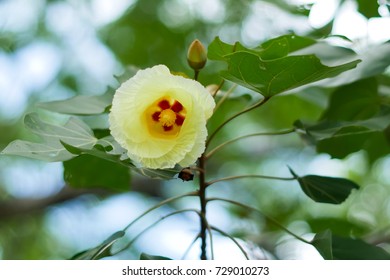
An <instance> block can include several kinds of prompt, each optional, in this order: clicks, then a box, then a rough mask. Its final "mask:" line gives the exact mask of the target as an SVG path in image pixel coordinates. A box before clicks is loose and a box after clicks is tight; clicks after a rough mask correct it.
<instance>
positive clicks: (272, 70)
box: [222, 52, 359, 97]
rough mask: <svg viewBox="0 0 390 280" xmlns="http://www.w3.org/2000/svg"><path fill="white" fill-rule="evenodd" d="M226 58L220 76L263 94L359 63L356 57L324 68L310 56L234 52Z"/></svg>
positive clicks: (301, 84)
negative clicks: (271, 57)
mask: <svg viewBox="0 0 390 280" xmlns="http://www.w3.org/2000/svg"><path fill="white" fill-rule="evenodd" d="M227 58H228V60H227V61H228V63H229V68H228V70H227V71H224V72H222V76H223V77H224V78H226V79H228V80H230V81H232V82H235V83H237V84H239V85H241V86H244V87H247V88H249V89H251V90H253V91H256V92H259V93H261V94H262V95H263V96H265V97H269V96H273V95H277V94H280V93H282V92H285V91H287V90H291V89H294V88H297V87H299V86H303V85H306V84H310V83H313V82H315V81H319V80H322V79H325V78H330V77H334V76H337V75H338V74H340V73H342V72H344V71H347V70H350V69H352V68H354V67H356V65H357V64H358V63H359V61H358V60H356V61H352V62H349V63H346V64H343V65H339V66H335V67H328V66H325V65H323V64H321V62H320V60H319V59H318V58H317V57H316V56H314V55H306V56H288V57H284V58H280V59H275V60H270V61H263V60H261V58H260V57H259V56H256V55H254V54H250V53H245V52H235V53H233V54H231V55H229V56H227Z"/></svg>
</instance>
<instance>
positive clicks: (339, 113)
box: [323, 78, 380, 121]
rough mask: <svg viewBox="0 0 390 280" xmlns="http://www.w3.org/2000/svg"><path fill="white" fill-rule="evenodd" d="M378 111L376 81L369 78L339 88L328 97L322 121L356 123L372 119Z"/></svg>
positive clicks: (378, 101) (378, 100)
mask: <svg viewBox="0 0 390 280" xmlns="http://www.w3.org/2000/svg"><path fill="white" fill-rule="evenodd" d="M379 109H380V97H379V95H378V84H377V82H376V79H374V78H369V79H364V80H359V81H357V82H355V83H352V84H349V85H346V86H343V87H339V88H338V89H337V90H336V91H334V92H333V93H332V95H331V96H330V101H329V105H328V108H327V110H326V111H325V113H324V115H323V119H327V120H335V121H356V120H364V119H368V118H370V117H373V116H374V115H375V114H376V113H378V112H379Z"/></svg>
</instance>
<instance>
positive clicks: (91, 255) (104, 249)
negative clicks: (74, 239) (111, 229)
mask: <svg viewBox="0 0 390 280" xmlns="http://www.w3.org/2000/svg"><path fill="white" fill-rule="evenodd" d="M124 235H125V232H124V231H122V230H121V231H117V232H115V233H114V234H113V235H111V236H110V237H109V238H107V239H106V240H105V241H104V242H103V243H102V244H101V245H99V246H97V247H95V248H92V249H89V250H86V251H83V252H80V253H78V254H76V255H74V256H73V257H72V258H71V260H97V259H101V258H104V257H108V256H111V253H110V249H111V246H112V245H113V244H114V243H115V242H116V241H118V239H120V238H122V237H123V236H124Z"/></svg>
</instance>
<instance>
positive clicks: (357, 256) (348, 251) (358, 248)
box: [332, 235, 390, 260]
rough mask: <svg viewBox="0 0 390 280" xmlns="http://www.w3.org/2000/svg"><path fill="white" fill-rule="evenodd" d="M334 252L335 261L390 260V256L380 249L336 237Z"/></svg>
mask: <svg viewBox="0 0 390 280" xmlns="http://www.w3.org/2000/svg"><path fill="white" fill-rule="evenodd" d="M332 251H333V258H334V259H335V260H390V254H389V253H388V252H386V251H385V250H384V249H382V248H380V247H377V246H374V245H371V244H368V243H366V242H364V241H363V240H361V239H352V238H348V237H339V236H336V235H333V237H332Z"/></svg>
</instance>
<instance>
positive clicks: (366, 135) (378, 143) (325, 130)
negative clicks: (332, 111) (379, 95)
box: [294, 106, 390, 162]
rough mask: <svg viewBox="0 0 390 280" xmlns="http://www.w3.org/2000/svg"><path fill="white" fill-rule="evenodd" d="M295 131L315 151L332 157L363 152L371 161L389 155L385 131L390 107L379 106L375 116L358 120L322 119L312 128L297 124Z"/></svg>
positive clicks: (387, 125) (298, 122)
mask: <svg viewBox="0 0 390 280" xmlns="http://www.w3.org/2000/svg"><path fill="white" fill-rule="evenodd" d="M294 125H295V126H296V127H297V132H298V133H300V134H301V135H302V137H303V138H304V139H305V140H306V141H307V142H309V143H310V144H314V145H316V146H317V151H318V152H324V153H328V154H330V155H331V156H332V157H335V158H344V157H345V156H347V155H349V154H351V153H354V152H357V151H360V150H365V151H367V153H368V156H369V159H370V160H371V161H372V162H373V161H374V160H376V159H377V158H379V157H382V156H385V155H386V154H388V153H389V152H390V144H389V142H388V140H387V137H388V136H387V134H386V133H387V129H388V127H389V125H390V107H386V106H382V108H381V110H380V112H379V113H378V114H376V115H375V116H374V117H371V118H369V119H366V120H358V121H333V120H332V121H330V120H325V121H322V122H319V123H317V124H314V125H310V124H304V123H303V122H301V121H296V122H295V124H294Z"/></svg>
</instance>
